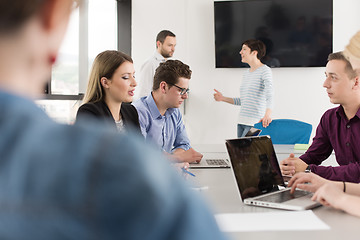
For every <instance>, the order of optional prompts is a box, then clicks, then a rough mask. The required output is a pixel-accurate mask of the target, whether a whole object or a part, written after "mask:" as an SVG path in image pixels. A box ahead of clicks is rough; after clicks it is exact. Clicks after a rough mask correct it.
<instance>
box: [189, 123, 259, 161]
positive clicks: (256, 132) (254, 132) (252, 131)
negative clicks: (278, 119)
mask: <svg viewBox="0 0 360 240" xmlns="http://www.w3.org/2000/svg"><path fill="white" fill-rule="evenodd" d="M260 133H261V130H260V129H257V128H254V127H252V128H250V130H249V131H248V133H247V134H246V135H245V137H252V136H258V135H259V134H260ZM190 168H230V162H229V160H228V159H227V158H205V159H202V160H201V162H200V163H190Z"/></svg>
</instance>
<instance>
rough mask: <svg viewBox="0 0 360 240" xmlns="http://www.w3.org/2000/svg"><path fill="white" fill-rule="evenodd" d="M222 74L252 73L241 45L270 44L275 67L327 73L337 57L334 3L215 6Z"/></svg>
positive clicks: (268, 58)
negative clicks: (249, 41) (331, 55)
mask: <svg viewBox="0 0 360 240" xmlns="http://www.w3.org/2000/svg"><path fill="white" fill-rule="evenodd" d="M214 16H215V55H216V67H217V68H238V67H248V65H247V64H244V63H242V62H241V56H240V54H239V52H240V50H241V44H242V43H243V42H244V41H245V40H247V39H259V40H261V41H263V42H264V44H265V45H266V48H267V53H266V55H265V57H264V58H262V59H261V61H262V62H263V63H264V64H267V65H268V66H269V67H322V66H325V65H326V62H327V61H326V60H327V56H328V54H329V53H331V52H332V48H333V47H332V45H333V43H332V39H333V38H332V31H333V30H332V29H333V27H332V25H333V0H243V1H215V2H214Z"/></svg>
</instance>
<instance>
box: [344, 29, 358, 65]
mask: <svg viewBox="0 0 360 240" xmlns="http://www.w3.org/2000/svg"><path fill="white" fill-rule="evenodd" d="M344 54H345V55H346V56H347V57H348V56H349V55H350V56H351V57H353V58H354V59H357V60H360V31H359V32H357V33H356V34H355V35H354V36H353V37H352V38H351V39H350V42H349V44H348V45H347V46H346V48H345V50H344Z"/></svg>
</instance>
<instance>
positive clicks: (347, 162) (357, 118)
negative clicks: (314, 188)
mask: <svg viewBox="0 0 360 240" xmlns="http://www.w3.org/2000/svg"><path fill="white" fill-rule="evenodd" d="M325 75H326V79H325V81H324V84H323V86H324V87H325V88H326V91H327V94H328V96H329V98H330V102H332V103H334V104H340V106H339V107H336V108H332V109H329V110H327V111H326V112H325V113H324V115H323V116H322V117H321V120H320V123H319V125H318V127H317V129H316V135H315V137H314V139H313V142H312V144H311V146H310V147H309V149H308V150H307V151H306V153H305V154H303V155H301V156H300V158H295V157H294V154H290V156H289V157H288V158H286V159H284V160H282V161H281V162H280V168H281V171H282V174H283V175H294V174H295V173H296V172H304V171H311V172H313V173H315V174H318V175H319V176H321V177H324V178H327V179H330V180H337V181H347V182H357V183H360V82H359V81H360V80H359V76H358V75H357V74H356V72H355V71H354V70H353V69H352V67H351V64H350V62H349V61H348V60H347V59H346V58H345V57H344V55H343V54H342V53H340V52H338V53H332V54H330V55H329V57H328V63H327V64H326V71H325ZM333 150H334V152H335V156H336V161H337V162H338V164H339V165H340V166H337V167H331V166H329V167H325V166H319V165H320V164H321V163H322V162H323V161H324V160H326V159H327V158H328V157H329V156H330V154H331V152H332V151H333Z"/></svg>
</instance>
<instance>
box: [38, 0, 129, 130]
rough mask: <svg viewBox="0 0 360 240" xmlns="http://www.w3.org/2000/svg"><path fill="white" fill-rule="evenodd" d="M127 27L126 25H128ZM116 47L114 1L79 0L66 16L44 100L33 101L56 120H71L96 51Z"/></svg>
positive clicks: (115, 6) (74, 114)
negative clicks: (75, 7) (65, 25)
mask: <svg viewBox="0 0 360 240" xmlns="http://www.w3.org/2000/svg"><path fill="white" fill-rule="evenodd" d="M129 27H130V25H129ZM116 49H117V1H115V0H83V1H82V3H81V5H80V7H79V8H78V9H76V10H75V11H74V12H73V13H72V15H71V18H70V22H69V26H68V30H67V33H66V36H65V38H64V41H63V44H62V46H61V48H60V51H59V55H58V57H57V61H56V63H55V65H54V67H53V70H52V75H51V83H50V88H49V92H48V95H47V96H46V99H45V100H38V101H37V103H38V104H39V106H40V107H41V108H43V109H44V110H45V111H46V112H47V113H48V115H49V116H50V117H52V118H54V119H55V120H56V121H58V122H62V123H73V122H74V120H75V117H76V112H77V109H78V107H79V106H80V104H81V96H80V95H79V94H83V93H85V91H86V87H87V81H88V73H89V71H90V69H91V65H92V62H93V60H94V58H95V57H96V55H97V54H99V53H100V52H102V51H104V50H116Z"/></svg>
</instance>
